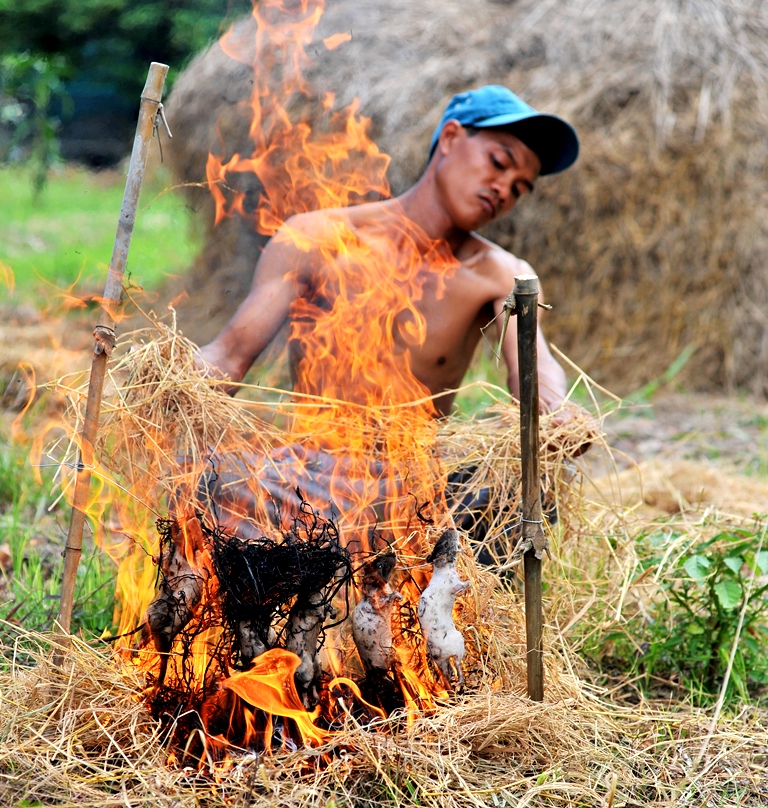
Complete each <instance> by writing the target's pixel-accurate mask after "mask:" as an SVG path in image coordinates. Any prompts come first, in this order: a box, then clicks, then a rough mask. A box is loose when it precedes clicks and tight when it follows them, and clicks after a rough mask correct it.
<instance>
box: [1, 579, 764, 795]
mask: <svg viewBox="0 0 768 808" xmlns="http://www.w3.org/2000/svg"><path fill="white" fill-rule="evenodd" d="M552 572H554V570H553V568H550V569H549V570H548V574H552ZM484 583H485V585H487V586H488V587H489V590H488V595H489V597H488V598H487V601H486V606H485V609H484V611H483V613H482V614H481V615H480V616H479V617H480V619H479V620H478V621H477V624H476V625H478V626H481V627H482V628H481V630H482V631H485V632H487V634H488V635H489V637H488V639H489V640H490V642H489V643H488V649H489V650H488V653H487V656H486V657H485V659H484V660H483V673H484V676H485V678H484V684H483V685H481V686H480V687H479V688H478V689H477V690H475V691H474V692H471V693H467V694H464V695H463V696H458V697H456V698H455V699H453V700H452V701H451V703H449V704H442V705H439V706H438V707H437V709H436V711H435V713H434V714H433V715H427V716H423V717H421V718H419V719H417V720H416V722H415V723H414V724H413V725H412V726H410V727H408V726H406V723H405V721H404V718H403V716H402V715H393V716H391V717H390V719H389V720H388V721H386V722H383V723H380V724H379V725H378V726H377V727H365V726H361V725H360V724H357V723H356V722H355V721H354V720H353V719H350V720H349V721H348V723H347V725H346V726H345V727H344V728H343V730H342V731H340V732H339V733H337V734H336V735H335V736H334V737H333V738H332V739H331V740H330V742H329V743H327V744H326V745H325V746H323V747H320V748H315V749H312V750H299V751H297V752H288V751H285V752H277V753H275V754H274V755H263V756H257V755H254V754H252V753H247V752H243V751H239V750H236V749H235V750H232V757H231V760H230V761H229V762H227V763H226V764H218V765H217V766H214V767H213V768H208V770H207V771H205V772H203V773H198V772H196V771H194V770H192V769H185V768H182V767H180V766H174V765H167V764H166V759H167V756H168V750H167V749H166V748H165V746H164V741H165V737H164V736H163V735H162V733H161V732H160V729H159V726H158V725H157V724H156V723H155V722H154V721H152V720H151V719H150V717H149V715H148V714H147V713H146V711H145V709H144V708H143V706H142V704H141V690H142V682H141V680H140V678H139V677H138V675H137V674H136V672H135V669H133V668H132V666H130V665H128V666H126V664H125V663H124V662H123V661H122V660H120V659H119V658H118V657H117V656H116V655H113V654H111V653H110V651H109V649H108V646H104V645H98V644H97V645H94V644H86V643H84V642H82V641H80V640H77V639H75V640H74V642H73V645H72V648H71V650H69V651H67V653H66V660H67V661H66V662H65V664H64V666H63V668H62V669H61V670H57V669H56V668H55V667H53V665H52V664H51V661H50V660H51V651H50V648H51V645H55V643H54V642H53V641H52V640H51V637H50V636H47V635H46V636H43V635H37V634H33V633H31V632H27V631H25V630H23V629H21V628H18V627H13V628H12V627H10V626H7V625H6V626H4V630H5V634H6V636H10V637H11V638H12V639H11V640H10V641H9V644H7V645H6V646H5V647H3V649H2V652H3V655H4V657H5V660H6V662H5V667H4V668H3V670H2V672H0V705H2V713H3V721H2V727H3V747H2V750H0V803H2V804H4V805H21V804H35V803H36V802H39V803H40V804H43V805H51V804H56V805H60V806H62V807H63V808H68V807H69V806H71V807H72V808H75V806H81V807H83V808H88V807H89V806H90V807H92V808H103V806H108V805H116V806H117V805H120V806H126V808H132V806H136V807H137V808H138V806H143V805H147V804H149V803H150V802H151V804H152V805H160V806H169V808H170V806H174V808H186V807H187V806H189V808H192V806H198V805H201V804H204V805H206V806H209V808H217V806H221V807H222V808H224V806H231V805H249V806H271V805H281V806H285V808H291V807H292V806H307V805H313V806H318V808H327V806H328V805H332V804H335V805H337V806H339V808H341V807H342V806H345V808H346V807H347V806H348V807H349V808H352V807H353V806H355V808H356V807H357V806H360V805H382V804H394V805H400V806H416V805H419V806H433V807H434V808H438V806H439V807H440V808H445V806H449V807H450V806H490V805H500V804H505V803H504V801H506V804H508V805H509V804H514V805H542V806H557V805H563V804H568V805H584V804H587V805H603V806H608V805H617V806H618V805H624V806H637V807H638V808H639V806H646V805H659V806H661V805H669V804H671V803H674V804H689V803H690V804H708V801H709V800H715V804H739V805H743V806H748V805H754V806H757V805H759V804H761V802H762V801H764V800H765V799H766V796H768V795H767V794H766V788H765V782H766V780H765V773H766V767H765V761H766V750H767V749H768V732H767V731H766V716H765V715H764V713H763V712H762V711H759V710H745V711H742V712H741V713H740V714H739V715H738V716H735V717H732V718H723V719H721V720H720V721H719V723H718V725H717V727H716V728H715V729H714V731H711V729H712V728H711V726H710V717H709V716H708V715H707V714H706V713H705V712H703V711H696V710H691V709H689V708H687V707H686V706H685V705H675V704H668V705H666V707H659V706H656V707H654V706H652V705H648V704H644V703H641V704H639V705H637V706H635V707H622V706H617V705H616V704H613V703H611V701H610V700H609V699H608V698H606V694H605V693H601V692H599V691H595V690H594V689H592V688H590V687H588V686H586V685H585V684H584V683H583V682H581V681H579V679H578V678H577V677H576V676H575V675H574V674H573V672H572V666H573V665H574V664H575V658H574V657H573V656H572V654H571V653H570V652H569V651H568V650H567V642H566V641H565V639H564V637H563V636H561V635H559V634H558V633H556V632H555V631H553V630H552V629H550V630H549V631H548V632H547V636H546V648H547V649H548V650H547V653H546V677H547V678H546V691H545V702H544V704H536V703H532V702H530V701H529V700H528V699H527V698H525V697H524V695H523V693H524V689H525V670H524V632H523V627H522V620H523V618H522V608H521V604H520V602H519V600H518V596H517V595H515V594H513V593H512V592H510V590H509V589H506V588H504V587H501V586H499V585H498V582H494V581H493V580H492V576H491V575H490V574H486V575H485V577H484ZM494 583H495V584H496V585H495V587H494ZM492 587H494V588H492ZM703 751H704V754H703V755H701V758H700V753H702V752H703ZM332 800H334V801H335V802H332ZM25 801H26V802H25Z"/></svg>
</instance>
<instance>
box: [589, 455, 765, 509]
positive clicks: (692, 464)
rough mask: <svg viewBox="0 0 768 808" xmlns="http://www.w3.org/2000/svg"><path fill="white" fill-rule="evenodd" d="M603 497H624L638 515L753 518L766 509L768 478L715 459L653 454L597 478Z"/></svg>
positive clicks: (595, 482) (600, 494) (626, 505)
mask: <svg viewBox="0 0 768 808" xmlns="http://www.w3.org/2000/svg"><path fill="white" fill-rule="evenodd" d="M594 486H595V488H596V489H597V490H598V491H599V496H600V498H601V499H603V500H606V499H609V498H610V499H613V500H614V501H620V502H621V503H622V504H623V505H624V507H625V508H627V509H628V510H629V511H632V512H635V515H636V518H639V519H645V520H650V519H656V518H663V517H665V516H675V515H677V514H684V513H694V512H703V511H706V510H709V511H714V512H717V513H719V514H722V515H723V516H725V515H728V516H732V517H734V518H737V519H746V520H749V519H751V518H753V517H754V516H755V514H762V515H765V514H768V483H767V482H765V481H764V480H761V479H759V478H750V477H746V476H745V475H743V474H734V473H728V472H727V471H724V470H722V469H719V468H717V467H715V466H714V465H713V464H712V463H705V462H701V461H692V460H664V459H663V458H655V459H653V460H647V461H644V462H642V463H640V464H639V465H637V466H634V467H631V468H628V469H625V470H624V471H622V472H620V473H619V474H618V475H610V476H606V477H602V478H598V479H595V480H594Z"/></svg>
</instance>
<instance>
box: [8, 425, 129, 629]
mask: <svg viewBox="0 0 768 808" xmlns="http://www.w3.org/2000/svg"><path fill="white" fill-rule="evenodd" d="M42 471H43V485H40V483H39V482H38V481H37V480H36V479H35V474H34V472H33V469H32V468H31V466H30V465H29V462H28V458H27V450H26V449H25V448H24V447H21V446H18V445H13V444H11V443H9V442H8V440H7V435H2V436H0V546H2V545H6V548H7V550H8V551H9V553H10V557H11V563H10V565H9V567H8V568H7V569H5V570H3V571H2V572H0V576H2V579H3V581H2V586H1V587H0V620H4V621H8V622H11V623H17V624H21V625H23V626H24V627H25V628H28V629H32V630H36V631H45V630H48V629H50V628H51V627H52V625H53V621H54V619H55V617H56V614H57V613H58V606H59V600H58V598H59V591H60V587H61V573H62V567H63V558H62V556H61V549H62V546H63V544H64V537H65V536H66V528H67V523H68V514H69V507H68V506H67V505H66V503H59V504H57V505H56V506H55V507H54V508H53V510H52V511H51V512H49V505H50V502H51V501H52V499H53V495H52V494H51V493H50V492H51V490H52V489H51V473H50V472H51V470H50V469H43V470H42ZM115 571H116V570H115V565H114V564H113V563H112V562H111V561H110V559H109V558H108V557H107V556H106V555H105V554H104V553H102V552H100V551H99V550H98V549H97V548H96V547H94V546H93V543H92V542H91V541H90V540H89V539H88V537H86V539H85V541H84V552H83V557H82V559H81V562H80V566H79V568H78V575H77V582H76V586H75V601H74V608H73V614H72V625H73V629H74V630H82V631H83V632H84V633H85V635H86V636H94V635H99V634H101V633H102V632H103V630H104V629H105V628H111V627H112V617H113V611H114V578H115ZM5 633H7V629H5V627H4V626H3V625H2V624H1V623H0V637H2V636H3V635H4V634H5Z"/></svg>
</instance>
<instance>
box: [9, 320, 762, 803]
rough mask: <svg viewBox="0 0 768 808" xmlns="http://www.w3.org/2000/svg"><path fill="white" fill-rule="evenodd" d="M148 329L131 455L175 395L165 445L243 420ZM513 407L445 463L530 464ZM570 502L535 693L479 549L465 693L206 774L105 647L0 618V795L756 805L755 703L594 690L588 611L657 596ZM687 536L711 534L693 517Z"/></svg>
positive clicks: (626, 544) (17, 799)
mask: <svg viewBox="0 0 768 808" xmlns="http://www.w3.org/2000/svg"><path fill="white" fill-rule="evenodd" d="M153 336H154V339H147V340H145V342H144V344H143V345H141V344H139V345H138V347H137V349H136V350H134V351H133V354H132V355H129V356H128V358H126V360H125V361H126V362H127V361H128V359H130V360H131V361H132V362H133V375H132V377H131V378H132V380H133V388H132V389H133V393H134V395H135V398H134V399H133V406H129V404H126V401H125V399H123V402H122V405H121V406H120V407H114V409H113V410H112V411H111V412H110V406H114V405H115V403H116V402H118V401H119V400H120V396H116V391H117V390H118V389H119V387H120V384H121V383H122V385H123V388H124V386H125V378H126V377H124V376H122V375H121V372H120V371H119V370H118V372H116V373H115V372H113V375H112V383H113V384H115V385H116V387H114V388H113V389H112V390H111V395H112V399H111V402H112V404H111V405H110V403H109V401H110V400H109V399H108V402H107V406H106V407H105V412H106V415H107V421H108V425H109V424H111V427H112V428H113V429H114V427H115V426H116V425H119V426H120V427H121V428H125V427H127V426H128V425H130V426H131V427H132V428H135V429H136V430H138V431H137V432H131V431H130V430H128V431H127V432H125V435H126V436H127V442H128V443H129V444H131V445H132V446H133V447H134V449H135V448H137V447H139V446H145V445H147V444H145V443H144V441H142V440H141V439H140V438H141V437H142V436H143V437H146V436H147V435H150V436H151V435H156V432H155V428H156V426H158V425H161V426H162V425H163V424H164V423H166V421H167V420H169V406H170V407H171V408H172V412H171V413H170V414H171V416H172V417H170V420H172V421H173V423H174V424H176V426H177V432H176V434H175V435H174V439H175V440H180V441H181V442H182V444H183V443H184V442H185V440H186V444H187V445H188V446H194V445H196V442H197V441H198V440H199V436H200V435H201V434H203V435H206V437H208V438H210V436H211V435H212V434H213V433H212V432H206V430H207V429H209V425H210V424H216V423H219V419H220V417H221V416H222V412H223V413H224V416H225V418H226V419H227V421H228V423H230V424H231V428H232V429H233V430H234V431H238V430H243V429H245V428H247V426H248V424H252V420H251V419H250V418H249V416H248V411H247V408H245V407H244V406H243V405H241V404H238V403H237V402H232V401H230V400H228V399H225V398H223V397H222V396H220V395H219V394H218V393H216V392H215V391H214V390H212V389H211V388H210V386H209V385H208V384H207V383H205V382H204V380H202V379H201V378H200V376H199V374H196V372H195V371H194V370H193V369H192V365H191V362H190V357H191V346H190V345H189V344H188V343H186V341H184V340H183V339H182V338H181V337H179V335H178V334H176V333H175V332H174V331H173V330H172V329H166V328H159V329H158V330H157V331H156V332H154V333H153ZM124 391H125V390H124ZM108 392H109V391H108ZM221 407H224V408H225V409H224V411H222V410H221ZM203 414H204V416H205V417H202V415H203ZM118 416H119V417H118ZM510 417H511V416H510V414H509V412H508V411H507V412H506V413H503V414H499V415H497V416H496V417H495V418H496V420H495V422H494V420H493V419H490V420H489V421H488V422H487V423H483V422H481V423H474V424H472V425H471V429H468V430H466V431H463V432H462V428H461V425H460V424H454V425H452V428H447V430H446V431H444V433H443V441H444V446H446V456H447V457H448V458H449V459H448V462H449V463H450V462H451V461H450V456H451V452H454V453H455V454H457V455H458V454H459V453H462V454H463V455H464V456H466V455H467V453H469V454H470V455H471V456H472V457H474V459H475V460H476V461H478V462H479V461H480V460H481V459H483V458H486V466H485V468H486V471H487V472H488V473H491V474H498V473H499V471H500V470H501V472H502V479H506V478H505V475H506V474H509V473H510V469H511V464H513V463H515V462H519V461H515V460H514V457H513V454H514V453H513V452H512V451H509V448H510V447H509V445H508V444H509V443H510V441H512V440H514V439H513V438H512V437H510V436H511V435H513V434H514V433H515V432H516V429H514V428H512V429H510V428H508V427H509V426H510V423H509V418H510ZM238 419H240V420H238ZM505 419H506V423H505ZM501 426H505V427H507V428H504V429H499V427H501ZM499 432H501V433H502V434H501V435H499ZM111 434H112V436H113V438H114V437H115V436H117V435H118V434H119V430H116V431H113V432H112V433H111ZM185 436H186V438H185ZM550 438H552V436H551V435H550ZM550 442H552V441H551V440H550ZM565 443H566V441H561V446H563V445H565ZM110 445H111V447H112V448H114V445H115V444H110ZM501 448H504V449H506V450H508V451H507V452H506V454H505V453H504V452H502V451H500V449H501ZM489 457H490V458H492V459H493V461H494V462H488V460H487V459H488V458H489ZM500 459H501V460H502V461H503V462H501V463H500V462H499V460H500ZM546 462H555V459H554V457H549V460H547V461H545V463H546ZM558 462H559V461H558ZM566 510H567V511H568V513H570V515H571V520H572V522H573V525H572V528H573V529H572V530H570V531H557V532H556V534H555V535H553V536H552V539H553V540H554V541H555V545H554V546H553V552H554V563H547V564H546V565H545V576H546V578H547V581H548V584H549V586H550V592H551V593H552V596H551V598H550V599H549V601H548V603H547V607H546V614H547V623H548V626H547V629H546V636H545V647H546V653H545V675H546V689H545V703H544V704H543V705H539V704H534V703H531V702H530V701H528V700H527V699H526V698H525V696H524V693H525V679H526V674H525V653H524V644H525V636H524V620H523V609H522V603H521V599H520V595H519V593H518V592H516V591H515V588H514V587H510V585H509V584H508V583H507V584H503V583H502V582H500V581H499V580H498V579H497V578H496V576H495V575H493V574H492V573H490V572H488V571H482V570H479V569H477V568H476V567H475V566H474V565H473V564H471V561H470V560H469V559H465V573H466V572H469V573H471V576H472V579H473V593H474V597H473V598H472V600H471V601H467V604H466V605H465V606H464V609H463V613H462V615H461V620H462V623H461V624H462V626H463V628H464V631H465V636H466V638H467V642H468V645H469V647H470V649H471V650H470V654H469V656H468V659H471V669H470V670H468V671H467V674H468V682H469V684H470V686H469V687H468V689H467V692H465V693H464V694H462V695H459V696H456V697H454V698H453V699H452V700H451V701H450V703H445V704H439V705H438V706H437V708H436V710H435V712H434V714H432V715H425V716H423V717H421V718H418V719H417V720H416V722H415V723H414V724H413V725H412V726H410V727H409V726H407V722H406V721H405V720H404V718H403V716H401V715H393V716H391V717H390V719H389V720H388V721H387V722H385V723H384V724H382V725H380V726H379V727H377V728H375V729H374V728H373V727H364V726H361V725H359V724H356V723H355V722H354V721H353V720H352V719H350V720H349V722H348V723H347V725H346V726H345V727H344V729H343V731H341V732H340V733H338V734H337V735H335V736H334V737H333V738H332V739H331V741H330V742H329V743H328V744H327V745H326V746H324V747H322V748H318V749H313V750H311V751H309V752H307V751H299V752H293V753H292V752H288V751H286V752H278V753H275V754H274V755H273V756H268V755H262V756H256V755H254V754H252V753H247V752H242V751H239V750H233V755H232V759H231V762H229V763H227V764H217V766H214V767H213V770H212V771H208V772H205V773H198V772H195V771H192V770H190V769H184V768H183V767H179V766H173V765H171V766H169V765H167V764H166V759H167V756H168V750H167V748H166V747H165V746H164V742H165V736H163V735H162V734H161V732H160V729H159V727H158V725H157V724H155V723H154V722H153V721H152V720H151V719H150V717H149V715H148V714H147V712H146V711H145V709H144V707H143V706H142V703H141V693H142V688H143V682H142V680H141V677H140V676H139V674H138V672H137V671H136V669H135V668H134V667H133V666H132V665H127V664H126V663H125V661H124V660H123V659H121V658H119V657H118V656H117V655H113V654H112V653H111V652H110V650H109V648H108V646H105V645H98V644H96V645H94V644H91V645H89V644H86V643H83V642H81V641H79V640H75V641H74V643H73V647H72V650H71V652H69V653H68V654H67V663H66V664H65V666H64V668H63V670H62V671H57V670H56V669H54V668H53V667H52V665H51V662H50V659H51V651H50V645H51V643H52V640H51V638H50V637H48V636H41V635H35V634H32V633H31V632H28V631H25V630H24V629H21V628H19V627H11V626H7V625H6V626H5V627H4V632H5V636H6V637H10V638H11V639H10V640H6V643H7V644H6V647H4V648H3V655H4V657H5V659H6V662H5V667H4V668H3V670H2V672H0V704H2V713H3V722H2V726H3V740H4V744H3V749H2V751H0V803H2V804H20V803H22V802H23V801H25V800H26V801H27V802H28V803H34V802H35V801H38V802H40V803H42V804H52V803H55V804H59V805H62V806H65V807H66V806H72V808H74V806H75V805H77V806H94V808H96V806H99V808H101V806H105V805H112V804H114V805H122V806H140V805H145V804H147V803H149V802H151V803H152V804H153V805H167V806H169V807H170V806H174V807H175V808H185V807H186V806H190V808H191V806H197V805H200V804H205V805H207V806H211V808H216V806H222V808H223V806H225V805H226V806H231V805H240V804H242V805H251V806H261V805H264V806H267V805H275V804H279V805H282V806H287V808H291V806H294V805H295V806H299V805H301V806H305V805H315V806H318V808H327V806H328V805H331V804H335V805H337V806H350V808H351V807H352V806H360V805H366V804H370V805H381V804H396V805H401V806H409V805H413V806H416V805H420V806H434V807H435V808H437V806H441V807H442V806H486V805H488V806H490V805H499V804H504V801H506V804H516V805H529V804H530V805H534V804H535V805H552V806H555V805H558V806H559V805H563V804H572V805H580V804H588V805H604V806H609V805H617V806H618V805H626V806H645V805H669V804H670V803H672V802H675V803H677V804H689V803H690V804H706V803H707V801H709V800H715V801H720V803H723V801H725V804H741V805H758V804H760V803H761V802H763V801H765V799H766V796H768V795H766V793H765V785H764V784H765V762H766V750H768V731H766V719H767V718H768V717H767V716H766V715H765V713H764V711H761V710H758V709H749V710H744V711H742V712H741V713H739V715H738V716H735V717H726V718H721V719H720V721H719V722H718V723H717V725H716V726H715V727H714V729H713V728H712V727H711V720H710V719H711V716H710V715H708V714H707V713H705V712H704V711H696V710H692V709H690V708H689V707H688V706H687V705H685V704H679V703H674V702H671V703H669V704H667V705H666V706H663V707H662V706H658V705H657V706H654V705H650V704H647V703H643V702H640V703H639V704H637V705H636V706H634V707H627V706H625V705H624V706H622V705H621V704H616V703H615V702H613V701H612V700H611V694H609V693H606V692H604V691H601V690H599V689H597V688H595V687H593V686H590V685H589V684H587V682H586V681H585V678H584V677H585V674H587V672H586V671H585V670H584V667H583V663H582V662H581V661H580V660H579V659H578V657H577V655H576V654H575V653H574V651H573V641H574V638H575V636H574V631H575V630H576V629H578V632H577V633H578V635H579V636H581V637H583V635H584V634H585V632H586V629H585V628H584V625H583V624H586V625H587V628H588V629H590V630H592V629H593V630H598V628H599V626H598V625H597V623H598V621H600V620H603V619H605V618H604V615H606V614H609V613H611V614H619V613H620V611H621V609H620V608H619V609H618V611H617V605H620V604H623V605H624V606H623V607H624V608H626V607H627V605H628V604H629V603H630V602H631V601H632V599H633V598H635V597H641V596H642V597H647V596H648V593H647V592H646V591H645V589H647V586H648V582H647V581H646V582H644V584H643V586H644V587H645V589H643V591H642V592H635V591H634V588H633V586H634V585H633V583H632V571H633V570H634V569H635V566H636V565H635V560H636V559H635V556H634V550H633V540H632V536H631V534H628V535H626V536H625V539H624V540H623V541H620V542H618V543H616V544H615V546H614V547H613V548H612V549H610V550H609V549H608V546H607V543H605V542H604V541H603V539H602V538H601V536H603V535H605V532H606V530H610V531H611V532H612V533H613V535H614V536H615V535H616V529H617V525H620V524H622V521H621V514H618V515H617V511H616V509H615V508H614V507H613V504H612V503H610V502H609V503H603V504H602V506H597V505H595V504H594V503H593V505H592V508H591V510H588V509H587V501H586V499H585V498H584V497H583V496H582V495H581V494H580V492H579V489H578V488H574V490H573V491H572V492H571V499H570V500H569V501H568V506H567V508H566ZM600 525H602V526H603V527H602V528H601V527H600ZM606 526H609V527H606ZM690 529H691V530H703V529H705V528H704V527H702V526H701V525H694V524H692V523H691V525H690ZM706 529H708V530H713V529H715V528H714V526H713V525H712V524H709V525H708V526H707V527H706ZM574 535H576V536H578V540H573V538H572V537H573V536H574ZM593 615H594V617H593ZM617 619H618V618H617ZM11 660H13V662H12V661H11ZM323 755H326V757H325V758H323ZM614 789H615V791H614ZM331 800H333V801H334V802H331Z"/></svg>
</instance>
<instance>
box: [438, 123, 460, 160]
mask: <svg viewBox="0 0 768 808" xmlns="http://www.w3.org/2000/svg"><path fill="white" fill-rule="evenodd" d="M463 131H464V127H463V126H462V125H461V124H460V123H459V122H458V121H457V120H456V119H455V118H451V120H449V121H446V122H445V123H444V124H443V128H442V130H441V131H440V137H439V139H438V141H437V150H438V151H439V152H440V154H448V152H449V151H450V150H451V147H452V146H453V144H454V143H455V141H456V139H457V138H458V137H459V136H460V135H461V133H462V132H463Z"/></svg>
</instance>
